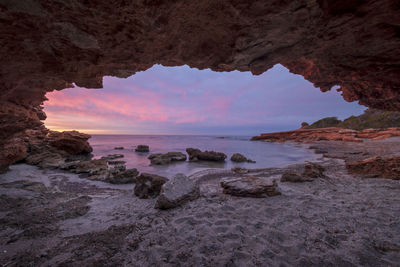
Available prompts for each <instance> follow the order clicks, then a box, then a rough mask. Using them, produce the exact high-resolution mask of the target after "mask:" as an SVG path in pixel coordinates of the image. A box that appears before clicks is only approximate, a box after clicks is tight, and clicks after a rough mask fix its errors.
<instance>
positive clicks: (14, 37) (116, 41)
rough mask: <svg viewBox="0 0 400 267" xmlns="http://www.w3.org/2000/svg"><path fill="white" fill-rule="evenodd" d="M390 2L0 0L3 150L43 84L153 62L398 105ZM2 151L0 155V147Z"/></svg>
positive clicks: (69, 82) (397, 20) (63, 84)
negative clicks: (282, 72)
mask: <svg viewBox="0 0 400 267" xmlns="http://www.w3.org/2000/svg"><path fill="white" fill-rule="evenodd" d="M399 25H400V4H399V1H397V0H381V1H375V0H366V1H359V0H338V1H334V0H311V1H309V0H295V1H288V0H284V1H282V0H271V1H261V0H258V1H245V0H218V1H215V0H198V1H165V0H139V1H125V0H115V1H112V2H109V1H100V0H90V1H80V0H70V1H58V0H57V1H56V0H40V1H39V0H24V1H14V0H0V40H1V46H0V58H1V64H0V139H1V140H2V141H1V143H0V151H1V150H4V149H5V148H4V147H3V146H4V145H5V144H6V143H7V142H9V141H10V140H7V139H10V138H12V136H13V135H14V134H16V133H18V132H22V131H23V130H25V129H34V128H35V127H38V126H40V120H43V119H44V118H45V114H44V113H43V111H42V110H41V108H40V105H41V103H42V102H43V101H44V100H45V93H46V92H49V91H52V90H61V89H64V88H68V87H72V86H73V83H75V84H76V85H78V86H82V87H87V88H101V87H102V77H103V76H105V75H110V76H116V77H121V78H125V77H128V76H130V75H133V74H135V73H136V72H137V71H143V70H146V69H148V68H150V67H151V66H153V65H154V64H163V65H165V66H178V65H183V64H187V65H189V66H191V67H195V68H199V69H204V68H210V69H212V70H214V71H232V70H239V71H251V72H252V73H253V74H260V73H263V72H265V71H267V70H268V69H269V68H271V67H272V66H273V65H275V64H277V63H281V64H283V65H284V66H286V67H287V68H288V69H289V70H290V71H291V72H293V73H296V74H301V75H303V76H304V77H305V78H306V79H307V80H309V81H311V82H312V83H314V85H315V86H316V87H320V88H321V90H322V91H326V90H329V89H330V88H331V87H332V86H334V85H338V86H340V90H341V91H342V92H343V96H344V98H345V99H346V100H348V101H355V100H359V101H360V103H362V104H365V105H368V106H370V107H376V108H381V109H382V108H383V109H390V110H400V90H399V88H400V75H399V69H400V67H399V64H398V63H399V60H400V49H399V47H400V27H399ZM0 154H1V153H0Z"/></svg>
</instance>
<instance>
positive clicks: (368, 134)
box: [251, 127, 400, 142]
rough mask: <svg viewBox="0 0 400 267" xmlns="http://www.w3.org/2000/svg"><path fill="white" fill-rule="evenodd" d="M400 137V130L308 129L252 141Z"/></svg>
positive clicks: (267, 135) (259, 137)
mask: <svg viewBox="0 0 400 267" xmlns="http://www.w3.org/2000/svg"><path fill="white" fill-rule="evenodd" d="M395 136H400V129H399V128H387V129H366V130H360V131H357V130H350V129H343V128H337V127H329V128H318V129H307V128H301V129H298V130H294V131H287V132H276V133H263V134H261V135H260V136H254V137H253V138H252V139H251V140H255V141H257V140H263V141H269V142H286V141H294V142H311V141H345V142H362V141H363V139H371V140H383V139H386V138H389V137H395Z"/></svg>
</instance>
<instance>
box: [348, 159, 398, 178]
mask: <svg viewBox="0 0 400 267" xmlns="http://www.w3.org/2000/svg"><path fill="white" fill-rule="evenodd" d="M346 168H347V170H348V171H349V173H351V174H354V175H361V176H364V177H369V178H373V177H383V178H389V179H394V180H400V156H388V157H379V156H378V157H372V158H368V159H364V160H360V161H354V162H347V163H346Z"/></svg>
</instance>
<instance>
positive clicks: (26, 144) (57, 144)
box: [0, 127, 92, 172]
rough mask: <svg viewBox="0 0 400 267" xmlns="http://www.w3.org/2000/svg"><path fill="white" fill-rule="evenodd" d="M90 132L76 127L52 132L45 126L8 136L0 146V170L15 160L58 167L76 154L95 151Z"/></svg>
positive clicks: (41, 165)
mask: <svg viewBox="0 0 400 267" xmlns="http://www.w3.org/2000/svg"><path fill="white" fill-rule="evenodd" d="M89 138H90V135H87V134H82V133H79V132H77V131H66V132H53V131H49V130H47V129H46V128H44V127H39V128H37V129H35V130H25V131H23V132H21V133H18V134H16V135H15V137H13V138H11V139H8V141H7V143H6V144H5V145H4V146H3V149H2V150H0V172H1V171H4V170H6V169H7V167H8V166H9V165H10V164H12V163H14V162H16V161H25V162H27V163H29V164H33V165H38V166H40V167H56V166H58V165H59V164H61V163H64V161H65V159H66V158H68V157H69V156H74V155H88V154H89V153H90V152H92V148H91V147H90V145H89V142H88V139H89Z"/></svg>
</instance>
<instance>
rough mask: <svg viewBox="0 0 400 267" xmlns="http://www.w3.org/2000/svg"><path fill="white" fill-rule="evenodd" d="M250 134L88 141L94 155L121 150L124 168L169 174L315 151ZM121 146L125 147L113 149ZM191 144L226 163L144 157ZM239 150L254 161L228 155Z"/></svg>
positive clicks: (297, 157) (292, 159)
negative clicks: (157, 161) (143, 148)
mask: <svg viewBox="0 0 400 267" xmlns="http://www.w3.org/2000/svg"><path fill="white" fill-rule="evenodd" d="M249 139H250V136H224V137H218V136H192V135H93V136H92V138H90V140H89V142H90V144H91V145H92V147H93V154H94V156H95V158H100V157H101V156H106V155H108V154H123V155H124V158H122V159H118V160H124V161H126V165H127V168H137V169H138V170H139V171H140V172H149V173H154V174H158V175H162V176H167V177H170V176H172V175H174V174H176V173H179V172H181V173H184V174H186V175H189V174H191V173H194V172H196V171H199V170H202V169H207V168H225V169H230V168H232V167H234V166H239V167H245V168H267V167H279V166H284V165H288V164H293V163H299V162H304V161H305V160H310V159H312V158H315V157H316V155H315V154H314V153H312V152H311V151H309V150H306V149H304V148H302V147H297V146H293V145H288V144H279V143H268V142H261V141H249ZM137 145H148V146H149V147H150V153H137V152H135V147H136V146H137ZM118 146H123V147H124V148H125V149H124V150H115V149H114V148H115V147H118ZM188 147H193V148H198V149H200V150H213V151H217V152H223V153H225V154H226V155H227V156H228V157H227V159H226V161H225V163H216V162H205V161H204V162H188V161H186V162H176V163H172V164H169V165H163V166H158V165H150V160H148V159H147V157H148V156H149V155H150V154H152V153H166V152H172V151H177V152H183V153H185V154H186V151H185V150H186V148H188ZM234 153H241V154H243V155H244V156H246V157H247V158H250V159H252V160H255V161H256V162H257V163H234V162H232V161H230V157H231V156H232V154H234Z"/></svg>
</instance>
